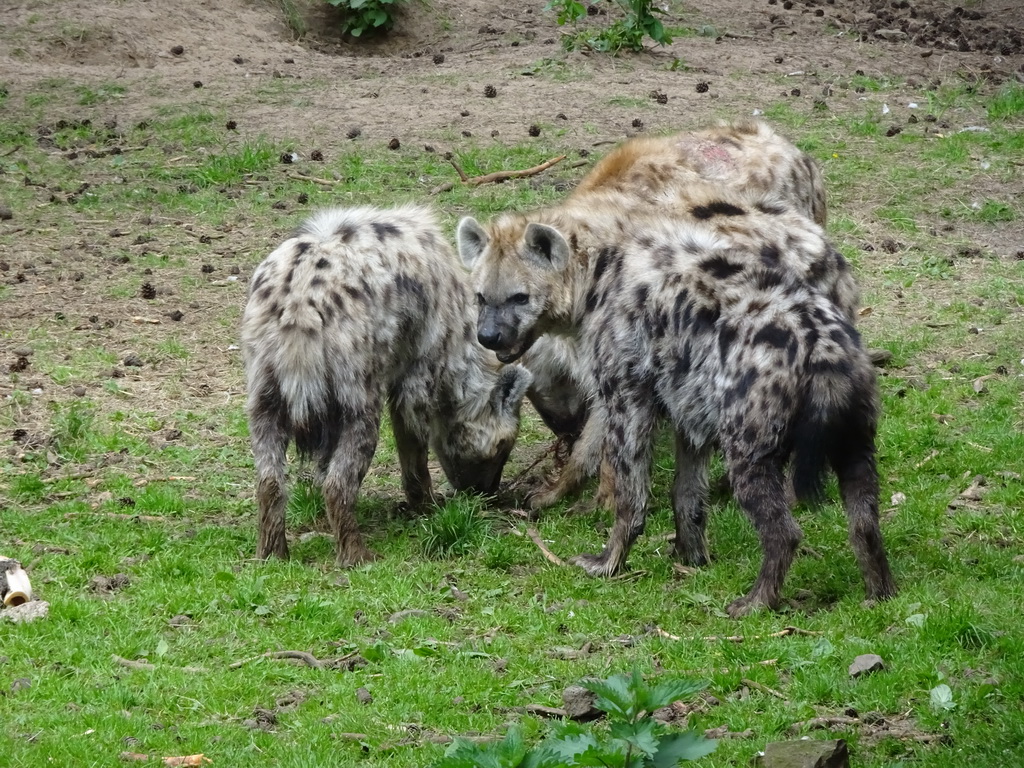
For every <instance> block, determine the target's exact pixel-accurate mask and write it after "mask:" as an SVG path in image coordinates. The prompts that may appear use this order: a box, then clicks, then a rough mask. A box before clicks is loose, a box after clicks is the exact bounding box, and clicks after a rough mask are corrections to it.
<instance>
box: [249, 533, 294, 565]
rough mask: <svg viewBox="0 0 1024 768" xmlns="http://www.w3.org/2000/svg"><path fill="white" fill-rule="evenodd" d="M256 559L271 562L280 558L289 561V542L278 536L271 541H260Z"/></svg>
mask: <svg viewBox="0 0 1024 768" xmlns="http://www.w3.org/2000/svg"><path fill="white" fill-rule="evenodd" d="M256 557H257V558H258V559H260V560H269V559H270V558H272V557H279V558H281V559H282V560H287V559H288V540H287V539H286V538H285V537H284V536H283V535H281V536H276V537H274V538H273V539H272V540H269V541H260V542H259V544H258V545H257V546H256Z"/></svg>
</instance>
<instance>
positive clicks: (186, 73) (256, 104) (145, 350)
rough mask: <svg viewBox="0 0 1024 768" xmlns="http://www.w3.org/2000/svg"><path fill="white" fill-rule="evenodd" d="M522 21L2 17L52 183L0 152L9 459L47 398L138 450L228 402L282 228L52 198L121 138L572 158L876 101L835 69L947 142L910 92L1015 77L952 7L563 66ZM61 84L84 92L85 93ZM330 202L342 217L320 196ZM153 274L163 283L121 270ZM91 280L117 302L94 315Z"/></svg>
mask: <svg viewBox="0 0 1024 768" xmlns="http://www.w3.org/2000/svg"><path fill="white" fill-rule="evenodd" d="M543 7H544V2H543V0H537V2H532V1H531V2H528V3H518V4H503V5H502V4H498V5H496V4H494V3H492V2H490V1H489V0H460V2H455V1H454V0H438V1H437V2H433V3H429V4H427V3H417V2H412V3H409V4H408V5H407V6H406V15H405V16H403V17H402V18H400V20H399V23H398V25H397V26H396V28H395V29H394V31H393V32H392V33H391V34H390V35H388V36H387V37H385V38H381V39H378V40H372V41H364V42H356V41H351V40H344V39H341V38H340V37H339V36H338V34H337V33H336V32H335V31H334V30H335V29H336V26H335V24H336V18H334V17H333V16H332V11H331V9H329V8H328V7H327V6H326V4H325V3H320V2H315V1H314V0H305V5H304V6H303V8H304V10H305V22H306V24H307V25H308V26H309V32H308V33H307V34H306V35H305V36H304V37H302V38H301V39H296V36H295V34H294V33H293V31H292V30H291V29H289V27H288V25H287V24H286V22H285V19H284V17H283V14H282V13H281V10H280V5H279V4H278V3H273V2H270V0H164V1H163V2H160V3H157V2H153V1H152V0H149V1H144V0H140V1H139V2H132V3H125V2H121V1H120V0H10V1H9V2H7V3H5V4H4V8H3V22H2V27H0V73H2V74H0V86H2V87H3V89H4V90H5V92H6V94H7V95H6V97H4V98H3V99H2V100H0V115H3V114H4V112H5V111H10V112H11V113H13V112H14V111H16V110H19V109H22V108H23V107H24V106H25V105H26V99H28V98H37V99H38V98H39V97H40V94H43V95H47V94H48V95H49V96H48V98H49V100H48V101H46V103H45V107H44V109H43V112H44V118H43V119H42V120H41V121H40V124H39V125H38V126H36V127H35V132H36V133H35V137H34V139H35V141H36V142H37V146H38V147H39V148H41V149H43V150H44V151H45V152H47V153H48V155H49V156H50V158H51V160H53V161H54V162H59V163H62V164H64V165H63V167H64V168H65V170H66V177H65V180H63V181H61V182H54V181H52V180H50V179H43V178H36V177H35V174H34V173H33V171H32V169H31V168H30V169H28V170H27V171H26V170H23V169H21V168H19V166H18V165H17V155H13V156H11V157H9V158H7V157H6V156H3V153H4V151H5V150H4V148H3V147H0V163H2V164H0V171H4V175H0V211H2V213H3V215H0V283H2V284H3V285H5V286H7V288H8V293H7V296H6V297H5V299H4V305H3V308H2V312H0V365H2V366H4V369H5V370H6V372H7V375H6V376H3V377H0V397H6V396H8V395H11V394H12V392H13V391H14V390H15V389H16V388H17V389H18V390H22V391H27V392H29V393H32V392H37V393H38V394H37V395H33V398H34V399H33V401H32V402H31V403H30V404H27V405H24V406H21V407H20V408H18V409H15V411H14V414H15V418H16V420H17V424H16V425H15V430H12V431H11V432H9V434H8V435H4V436H3V437H4V442H6V443H7V445H6V447H7V450H8V451H9V453H10V454H12V455H15V456H16V455H18V454H19V453H21V452H24V451H26V450H30V449H32V450H40V449H44V446H45V445H46V443H47V441H48V440H49V435H48V430H49V424H50V421H51V419H52V412H51V411H50V410H49V407H48V404H49V403H52V402H53V401H61V400H73V399H75V398H86V399H88V400H90V401H95V402H106V403H107V404H108V406H109V408H110V409H112V410H114V409H119V408H124V407H125V403H126V402H129V403H131V404H133V405H132V406H131V407H135V405H134V404H139V407H144V409H145V410H146V411H147V412H152V413H153V414H154V417H155V418H156V419H157V420H158V421H161V422H162V423H159V424H157V425H156V426H155V427H154V435H153V440H154V445H155V446H157V447H159V446H161V445H163V444H164V442H166V441H165V439H164V437H163V436H162V433H163V431H164V430H166V429H175V428H177V426H178V425H177V424H176V423H175V422H174V421H173V414H174V413H175V412H185V411H197V412H205V411H208V410H210V409H211V408H215V407H223V406H226V405H228V404H233V403H234V402H236V401H237V400H239V399H240V398H242V397H243V396H244V393H243V387H242V381H241V367H240V364H239V360H238V353H237V349H236V348H235V346H236V345H235V341H236V339H235V338H234V331H233V329H232V328H230V327H228V326H227V325H225V324H223V323H222V322H218V320H223V318H224V312H225V308H231V307H235V308H240V307H241V305H242V303H243V302H244V295H245V291H244V286H245V283H246V281H247V277H248V271H249V270H250V269H251V268H252V266H253V265H254V264H255V263H257V262H258V261H259V259H260V258H262V256H263V255H265V254H266V253H267V252H268V250H269V249H270V248H271V247H272V246H273V245H275V244H276V243H277V242H279V240H280V238H281V237H282V236H283V235H284V234H285V230H284V228H283V227H282V228H280V229H279V230H277V231H275V229H274V228H273V227H269V226H267V225H266V223H265V222H254V221H252V220H250V219H249V218H248V217H247V216H246V212H245V211H244V210H242V209H239V211H238V212H237V213H236V214H235V215H233V216H229V217H228V218H227V220H226V221H225V222H224V223H223V224H221V225H220V226H218V227H216V228H211V227H207V226H205V225H202V224H200V223H198V222H197V221H193V220H190V219H189V217H187V216H182V217H177V218H173V219H172V218H166V217H163V216H161V215H159V214H157V213H154V212H149V211H144V210H131V211H129V212H127V213H126V215H125V216H124V217H123V218H122V219H120V220H117V221H113V220H109V219H104V218H102V217H99V216H94V215H91V214H90V212H89V210H88V208H86V207H80V206H79V205H78V203H80V202H81V201H82V200H83V199H85V198H87V197H88V196H89V195H90V194H91V190H92V187H93V185H95V184H97V183H99V182H103V181H107V182H109V180H110V178H111V177H110V174H111V171H110V163H109V162H108V161H109V160H110V159H111V156H113V155H117V154H119V153H130V152H132V151H133V147H132V146H131V145H130V144H129V143H128V140H127V139H126V136H127V131H126V128H129V127H135V126H139V125H144V124H145V123H146V122H147V121H154V120H159V119H162V118H166V117H167V116H168V115H179V114H190V113H199V112H208V113H211V114H214V115H217V116H218V119H223V121H224V131H225V136H226V137H229V138H228V139H227V140H228V141H233V142H237V143H238V144H239V145H241V144H243V143H246V142H256V141H260V140H270V141H274V142H279V143H288V144H290V145H292V146H295V147H296V164H295V165H293V166H289V168H290V169H293V168H294V169H296V170H295V172H302V170H303V167H304V166H303V164H305V163H310V164H311V163H317V162H319V159H326V160H328V161H330V160H331V159H334V158H337V157H339V156H341V155H343V154H346V153H349V152H351V151H352V150H353V149H356V150H359V149H381V148H384V147H388V146H392V147H395V150H394V151H396V152H401V153H409V154H413V155H417V154H420V153H423V152H424V151H425V149H424V145H426V144H430V145H431V147H433V148H436V150H437V151H438V152H443V151H445V150H458V149H469V148H473V147H476V146H486V145H491V144H498V145H503V144H519V143H522V142H524V141H534V140H536V141H538V142H551V143H556V144H558V145H559V146H560V147H562V148H564V149H565V150H566V151H569V152H572V151H573V150H575V157H576V158H577V159H578V158H580V157H590V158H594V157H597V156H599V155H600V154H601V153H603V152H604V151H606V150H607V148H608V146H610V145H611V144H612V143H614V142H616V141H619V140H621V139H623V138H624V137H626V136H629V135H633V134H637V133H641V132H665V131H670V130H680V129H685V128H689V127H694V126H697V125H699V124H701V123H704V122H707V121H709V120H711V119H714V118H736V117H741V116H746V115H750V114H752V113H754V112H755V111H757V110H763V109H765V108H767V107H768V106H769V105H771V104H777V103H780V102H781V103H783V104H785V105H788V106H789V107H791V110H792V112H793V113H794V114H795V115H798V116H809V115H812V114H814V113H815V110H816V109H818V102H823V103H825V105H826V106H827V109H828V113H829V114H832V115H835V116H837V117H841V116H844V115H851V114H857V115H860V114H863V112H864V110H865V109H866V108H868V107H870V108H871V109H875V108H881V106H882V105H881V103H880V102H881V99H878V98H874V97H872V94H870V93H868V94H865V93H862V92H858V89H857V87H855V86H854V83H853V80H854V78H855V77H857V76H858V74H863V75H865V76H869V77H875V78H890V79H893V80H895V81H896V82H899V83H900V84H901V85H899V86H897V87H896V89H894V90H893V91H890V92H888V93H887V94H886V99H887V100H888V102H889V105H888V106H889V107H890V108H891V115H890V116H889V118H888V119H890V120H891V123H892V125H893V126H894V127H896V128H899V129H900V130H901V131H920V132H922V133H923V132H925V131H941V132H944V133H951V132H955V131H958V130H961V129H964V128H968V127H969V126H970V123H969V120H970V119H971V116H970V115H967V114H960V113H958V112H956V111H955V110H954V111H951V112H950V113H949V114H948V115H946V116H944V117H943V118H942V119H941V120H940V121H939V122H938V123H936V124H932V123H926V122H924V120H923V118H922V120H921V121H920V122H915V120H916V118H917V114H916V113H914V112H913V111H912V110H910V109H909V108H908V107H907V105H908V104H909V103H910V102H920V103H922V104H923V103H925V102H926V100H927V91H928V89H930V88H932V87H934V86H935V84H936V83H941V82H945V81H947V80H949V81H955V82H958V83H962V82H963V78H964V77H966V78H967V79H969V80H972V81H974V82H976V83H978V87H987V88H992V87H994V85H996V84H998V83H1001V82H1003V81H1005V80H1009V79H1012V78H1024V56H1022V55H1021V52H1020V33H1021V30H1022V29H1024V5H1022V4H1020V3H1014V2H1012V1H1011V0H979V2H974V3H971V4H969V8H966V10H964V9H961V10H957V5H956V4H955V3H954V2H952V0H887V1H886V2H882V0H870V1H869V2H867V3H865V2H862V1H861V0H714V1H712V0H695V2H690V3H687V5H686V7H687V9H689V10H687V11H686V12H685V15H684V16H681V17H679V18H675V19H671V20H670V23H672V24H674V25H680V26H686V27H689V28H692V29H695V30H701V32H702V34H701V35H698V36H680V37H679V38H678V39H677V40H676V42H675V43H674V44H672V45H671V46H668V47H665V48H654V47H652V48H651V49H649V50H648V51H645V52H644V53H641V54H626V55H622V56H620V57H617V58H615V57H610V56H607V55H604V54H593V53H587V52H576V53H568V54H566V53H565V52H564V51H563V50H562V46H561V45H560V39H561V36H562V35H563V34H564V33H565V31H566V30H564V29H562V28H560V27H558V25H557V24H556V23H555V19H554V14H553V13H551V12H545V11H544V10H543ZM965 7H966V4H965ZM587 23H596V24H603V23H607V20H606V19H601V18H597V19H593V20H590V21H588V22H587ZM53 83H71V84H73V85H74V89H68V88H63V89H61V88H54V87H53V86H52V84H53ZM76 89H77V90H76ZM87 90H88V91H92V92H93V93H102V94H105V97H104V98H101V99H92V100H90V99H88V98H85V97H84V95H85V92H86V91H87ZM69 92H70V93H79V94H81V95H78V96H69V95H68V93H69ZM876 102H878V103H876ZM71 128H73V129H75V130H76V131H78V132H79V133H80V134H81V135H82V136H83V138H82V139H81V140H80V142H79V145H78V146H75V147H72V148H71V149H70V150H68V149H65V150H64V151H60V150H59V149H58V148H57V146H56V144H55V142H54V138H53V137H54V134H55V132H56V131H59V130H62V129H63V130H67V129H71ZM894 135H895V134H894ZM793 138H796V139H799V138H800V137H799V135H794V136H793ZM884 140H886V139H883V138H879V139H865V141H884ZM162 149H163V151H164V154H165V156H166V163H167V164H168V165H169V166H170V165H174V164H179V165H180V164H186V163H188V162H191V161H192V160H191V159H190V158H189V157H187V156H186V155H185V153H184V148H183V147H181V146H170V145H169V146H166V147H162ZM856 149H857V148H856V146H855V144H851V146H850V149H849V151H851V152H855V151H856ZM582 172H583V170H579V171H576V172H573V171H571V170H569V169H568V163H567V164H566V167H559V168H556V169H554V170H553V171H551V172H549V174H548V176H545V177H538V178H537V179H536V180H534V181H535V182H536V183H538V184H555V185H560V186H557V187H556V188H559V189H561V188H562V187H568V186H569V185H571V184H572V183H573V181H574V179H575V178H577V177H578V174H580V173H582ZM453 179H454V176H453ZM997 183H998V184H1004V180H1002V179H998V180H997V179H996V178H995V175H993V180H992V184H993V185H994V186H993V188H992V189H991V190H988V189H971V190H965V191H964V195H965V198H966V199H965V200H964V203H965V204H967V205H973V204H976V203H979V202H982V201H983V199H984V198H985V197H993V198H1000V197H1003V196H1005V195H1006V194H1008V193H1007V190H1005V189H999V188H998V187H996V186H995V185H996V184H997ZM1014 183H1016V182H1014ZM7 185H17V186H19V187H21V188H27V189H29V190H31V192H32V203H31V205H26V206H22V207H14V208H12V207H11V206H10V205H9V203H8V201H6V200H5V199H3V198H4V197H5V193H4V190H5V189H7V188H11V187H8V186H7ZM185 191H187V190H185ZM338 192H339V200H341V199H343V197H342V195H343V194H344V187H343V186H339V187H338ZM225 194H226V195H227V196H228V197H232V196H237V194H238V191H237V190H226V191H225ZM424 194H426V189H425V192H424ZM879 194H883V192H881V191H880V193H879ZM878 204H879V203H878V201H877V200H866V201H864V203H863V210H861V209H859V208H858V206H859V205H860V203H859V202H858V201H855V203H854V206H853V207H852V208H850V209H847V210H845V211H844V213H845V214H846V215H848V216H849V217H851V218H852V219H854V220H855V221H857V222H858V224H859V225H860V227H861V230H862V232H863V237H864V241H865V248H867V247H870V248H873V249H874V250H875V253H874V254H873V255H872V258H874V257H875V256H881V255H884V254H885V243H886V242H887V241H889V240H892V239H893V233H892V232H891V231H890V230H889V229H888V228H887V226H886V225H885V223H884V222H879V221H878V220H877V219H876V218H875V217H873V216H872V214H871V212H872V211H873V209H874V206H877V205H878ZM275 206H277V207H278V209H279V210H282V211H285V212H288V213H292V214H294V215H293V216H292V218H293V219H294V218H296V217H297V216H298V214H300V213H301V212H304V211H305V210H306V209H307V207H308V206H307V201H306V200H301V199H299V200H277V201H275ZM68 222H73V223H74V234H73V235H68V234H66V232H67V231H68V230H67V229H66V225H67V223H68ZM958 227H959V229H958V231H957V232H956V233H950V235H951V236H953V235H954V234H955V235H958V236H961V237H970V238H971V240H972V245H975V246H976V247H978V248H980V249H983V250H986V251H990V252H992V253H995V254H997V255H1000V256H1006V257H1008V258H1009V257H1012V254H1014V253H1017V252H1024V251H1022V249H1024V243H1022V242H1021V241H1020V236H1019V228H1018V227H1017V226H1016V223H1015V222H1010V223H1009V224H999V225H994V226H989V225H982V224H977V225H974V224H962V225H958ZM908 247H912V246H910V245H908ZM901 252H902V251H900V250H898V252H897V253H896V254H894V257H898V256H899V255H900V253H901ZM965 258H966V257H965ZM972 258H973V257H972ZM154 259H165V260H166V262H167V264H166V265H162V266H160V267H159V268H157V269H153V268H150V267H147V266H146V264H148V263H151V262H152V261H153V260H154ZM175 260H179V261H183V262H184V266H178V265H176V264H175ZM184 284H192V285H193V288H192V289H191V290H190V292H189V295H187V296H181V295H179V294H178V291H181V286H182V285H184ZM112 286H119V287H120V288H121V290H122V292H127V293H129V294H130V295H125V296H121V297H119V298H111V294H112V290H111V288H112ZM912 310H913V308H912V307H911V308H910V310H908V311H912ZM50 332H52V333H57V334H61V335H62V336H61V338H62V339H63V338H66V339H67V340H68V341H67V344H68V348H67V349H66V350H62V352H63V354H66V355H67V356H68V358H69V359H70V358H74V357H75V355H77V354H79V353H81V352H82V351H83V350H85V351H88V350H96V351H97V354H98V355H101V356H105V357H104V358H103V359H106V358H109V359H110V361H111V362H109V363H104V366H103V367H102V369H101V367H100V366H99V365H98V364H97V365H96V366H95V371H94V372H93V374H94V375H92V376H91V378H89V379H88V380H74V381H71V382H68V383H66V384H65V383H59V384H58V383H56V382H55V381H54V380H52V378H51V377H49V376H47V375H44V374H42V373H41V371H42V370H44V366H43V365H41V361H40V359H39V357H40V356H39V354H36V356H35V357H33V355H32V354H31V353H32V351H33V349H32V348H33V346H34V344H33V343H32V342H31V340H32V339H33V338H37V339H38V338H45V337H46V334H48V333H50ZM140 340H145V341H146V342H147V343H146V344H145V345H140V344H139V341H140ZM172 342H177V343H179V344H180V345H181V346H183V347H185V348H186V349H188V350H189V352H190V353H191V356H190V357H188V358H184V359H180V358H176V357H174V356H173V355H169V354H153V351H152V350H153V348H154V345H160V344H171V343H172ZM26 351H27V352H28V353H29V354H21V353H22V352H26ZM114 361H116V362H114ZM49 363H50V365H51V367H52V363H53V361H52V360H50V361H49ZM15 382H16V383H15ZM112 393H113V394H112ZM211 403H216V404H217V406H213V405H211ZM142 404H144V406H143V405H142ZM193 428H194V430H195V432H194V433H193V434H190V435H188V438H189V439H190V440H191V439H198V440H202V441H204V442H209V443H212V444H222V443H223V442H225V441H228V440H230V439H231V438H228V437H225V435H223V434H222V433H220V432H219V431H218V429H217V427H216V425H213V424H206V423H203V422H201V421H200V422H198V423H197V424H196V425H194V427H193ZM56 470H57V468H56V467H55V468H54V471H56ZM510 477H511V475H510Z"/></svg>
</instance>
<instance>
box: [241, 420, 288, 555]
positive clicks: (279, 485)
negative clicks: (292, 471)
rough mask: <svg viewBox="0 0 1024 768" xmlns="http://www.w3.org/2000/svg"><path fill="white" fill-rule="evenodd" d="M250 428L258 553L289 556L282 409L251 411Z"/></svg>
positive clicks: (284, 436)
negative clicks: (254, 477)
mask: <svg viewBox="0 0 1024 768" xmlns="http://www.w3.org/2000/svg"><path fill="white" fill-rule="evenodd" d="M249 431H250V434H251V436H252V454H253V458H254V460H255V464H256V502H257V504H258V506H259V517H258V518H257V532H258V533H257V536H258V541H257V543H256V557H258V558H261V559H266V558H268V557H280V558H285V559H286V558H287V557H288V540H287V538H285V529H284V526H285V512H286V510H287V507H288V492H287V489H286V487H285V452H286V451H287V449H288V440H289V435H288V432H287V431H285V429H284V427H283V425H282V424H281V416H280V414H279V413H276V412H271V411H266V412H256V413H252V414H250V419H249Z"/></svg>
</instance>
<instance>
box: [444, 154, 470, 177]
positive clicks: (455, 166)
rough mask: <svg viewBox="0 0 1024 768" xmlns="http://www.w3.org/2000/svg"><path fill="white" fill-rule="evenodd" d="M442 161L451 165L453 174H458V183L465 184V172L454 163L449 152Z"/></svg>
mask: <svg viewBox="0 0 1024 768" xmlns="http://www.w3.org/2000/svg"><path fill="white" fill-rule="evenodd" d="M444 159H445V160H447V161H448V162H449V163H451V164H452V168H454V169H455V172H456V173H457V174H459V181H461V182H462V183H463V184H466V183H467V182H468V181H469V176H467V175H466V172H465V171H464V170H462V166H461V165H459V164H458V162H456V160H455V156H454V155H453V154H452V153H451V152H449V153H447V154H446V155H445V157H444Z"/></svg>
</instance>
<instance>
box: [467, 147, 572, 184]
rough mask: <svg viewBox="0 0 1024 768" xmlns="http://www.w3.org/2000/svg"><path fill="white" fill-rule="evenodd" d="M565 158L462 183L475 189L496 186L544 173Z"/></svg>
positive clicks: (475, 177) (560, 157)
mask: <svg viewBox="0 0 1024 768" xmlns="http://www.w3.org/2000/svg"><path fill="white" fill-rule="evenodd" d="M565 158H566V156H565V155H559V156H558V157H553V158H551V159H550V160H546V161H545V162H543V163H541V164H540V165H535V166H533V168H527V169H526V170H523V171H495V172H494V173H488V174H485V175H483V176H474V177H473V178H471V179H463V183H465V184H469V185H470V186H473V187H476V186H479V185H480V184H496V183H498V182H502V181H508V180H509V179H522V178H524V177H526V176H536V175H537V174H538V173H542V172H543V171H546V170H547V169H548V168H550V167H551V166H553V165H555V164H556V163H560V162H562V161H563V160H565ZM456 170H458V169H456Z"/></svg>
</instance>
